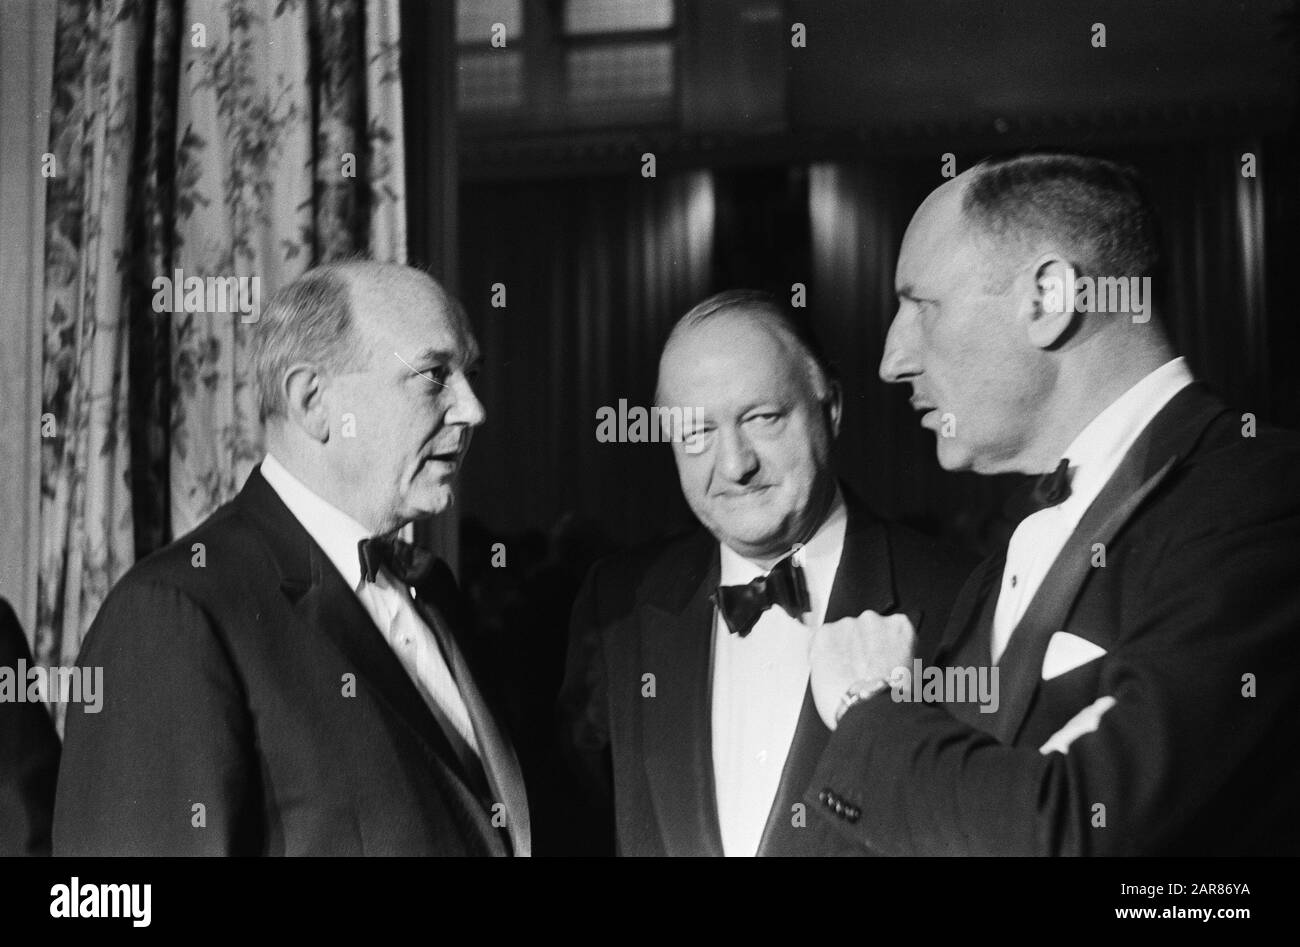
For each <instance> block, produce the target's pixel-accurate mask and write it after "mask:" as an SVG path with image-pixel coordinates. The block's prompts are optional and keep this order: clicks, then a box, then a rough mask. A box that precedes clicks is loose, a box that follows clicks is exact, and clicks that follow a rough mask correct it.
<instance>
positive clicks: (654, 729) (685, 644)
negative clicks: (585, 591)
mask: <svg viewBox="0 0 1300 947" xmlns="http://www.w3.org/2000/svg"><path fill="white" fill-rule="evenodd" d="M692 558H694V559H695V560H696V561H695V562H688V563H683V568H678V569H673V570H671V571H672V572H673V574H674V575H673V578H672V579H671V580H670V581H667V582H664V583H662V584H663V588H662V589H661V590H660V594H654V593H652V594H651V595H650V596H649V597H648V598H647V600H645V601H643V602H642V604H641V605H640V606H639V607H638V615H637V620H638V622H639V624H640V632H641V653H642V655H643V657H644V659H645V670H646V672H647V673H651V674H654V675H655V696H654V697H653V698H650V697H643V698H642V701H643V708H644V709H643V710H642V713H641V720H642V725H643V728H644V731H643V734H642V739H643V745H644V750H645V766H646V775H647V779H648V781H649V784H650V793H651V798H652V799H653V800H654V806H655V814H656V816H657V818H658V822H659V830H660V834H661V835H662V837H663V840H664V846H665V849H666V851H667V853H668V854H669V855H722V854H723V852H722V831H721V829H720V828H719V826H718V809H717V797H716V791H715V788H714V781H713V727H712V717H713V714H712V694H713V623H714V610H713V602H712V600H711V599H710V595H711V594H712V593H713V591H714V589H716V588H717V585H718V577H719V575H720V574H721V566H720V565H719V557H718V547H717V543H716V542H710V543H709V544H708V545H707V546H703V547H702V548H701V550H700V555H698V556H696V557H692ZM651 702H653V705H652V706H650V705H649V704H650V703H651Z"/></svg>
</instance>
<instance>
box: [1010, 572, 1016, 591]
mask: <svg viewBox="0 0 1300 947" xmlns="http://www.w3.org/2000/svg"><path fill="white" fill-rule="evenodd" d="M1011 587H1012V588H1013V589H1014V588H1015V587H1016V577H1015V576H1014V575H1013V576H1012V577H1011Z"/></svg>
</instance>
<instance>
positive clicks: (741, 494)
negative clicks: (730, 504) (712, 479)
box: [714, 483, 773, 500]
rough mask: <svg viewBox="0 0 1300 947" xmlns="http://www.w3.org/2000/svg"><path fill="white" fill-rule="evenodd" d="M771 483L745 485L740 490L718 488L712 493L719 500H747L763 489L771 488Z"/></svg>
mask: <svg viewBox="0 0 1300 947" xmlns="http://www.w3.org/2000/svg"><path fill="white" fill-rule="evenodd" d="M772 486H773V484H770V483H765V484H763V485H762V486H757V487H746V488H744V489H742V490H719V491H718V492H717V493H715V494H714V496H716V497H717V498H718V499H720V500H748V499H750V498H752V497H755V496H757V495H758V494H760V493H763V492H764V491H767V490H770V489H772Z"/></svg>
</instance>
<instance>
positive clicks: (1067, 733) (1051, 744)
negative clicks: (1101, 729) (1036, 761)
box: [1038, 697, 1115, 756]
mask: <svg viewBox="0 0 1300 947" xmlns="http://www.w3.org/2000/svg"><path fill="white" fill-rule="evenodd" d="M1114 706H1115V698H1114V697H1098V698H1097V699H1096V700H1094V701H1093V702H1092V703H1091V704H1089V705H1088V706H1087V707H1084V708H1083V709H1082V710H1080V711H1079V712H1078V713H1077V714H1075V715H1074V716H1073V717H1071V718H1070V722H1069V723H1067V724H1066V725H1065V726H1063V727H1062V728H1061V729H1060V730H1057V731H1056V732H1055V733H1053V734H1052V735H1051V736H1050V737H1049V738H1048V740H1047V742H1046V743H1044V744H1043V745H1042V746H1040V747H1039V748H1038V752H1039V753H1042V754H1043V755H1044V756H1046V755H1047V754H1048V753H1068V752H1069V751H1070V744H1071V743H1073V742H1074V741H1075V740H1077V739H1079V737H1081V736H1083V735H1084V734H1085V733H1092V731H1094V730H1096V729H1097V727H1098V726H1099V725H1100V724H1101V718H1102V717H1103V716H1104V715H1105V713H1106V711H1108V710H1110V708H1112V707H1114Z"/></svg>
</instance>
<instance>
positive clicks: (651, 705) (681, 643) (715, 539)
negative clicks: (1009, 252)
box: [561, 291, 970, 855]
mask: <svg viewBox="0 0 1300 947" xmlns="http://www.w3.org/2000/svg"><path fill="white" fill-rule="evenodd" d="M656 400H657V401H658V404H659V406H660V407H662V408H667V409H669V412H670V414H671V415H672V416H673V417H676V416H677V413H676V412H675V409H678V408H680V409H681V411H680V416H681V417H682V418H685V419H689V422H688V424H689V426H688V427H686V428H685V429H684V430H681V431H679V432H670V433H674V434H675V435H677V436H675V437H674V443H673V453H674V456H675V458H676V462H677V470H678V474H679V479H680V481H681V487H682V492H683V494H684V495H685V497H686V500H687V502H688V504H689V505H690V507H691V509H692V511H693V512H694V513H695V515H696V517H697V518H698V519H699V521H700V523H701V524H702V528H700V529H698V530H696V531H695V532H693V533H692V534H690V535H689V536H687V537H685V538H683V539H679V540H674V541H670V542H667V543H664V544H662V545H657V546H655V547H652V548H650V549H647V550H644V551H641V552H637V553H632V554H628V555H624V556H620V557H616V558H613V559H609V560H606V561H605V562H603V563H601V564H598V565H597V566H596V567H595V568H594V569H593V570H592V572H591V574H590V575H589V576H588V578H587V581H586V584H585V586H584V588H583V590H582V592H581V593H580V595H579V598H578V601H577V604H576V605H575V607H574V612H573V627H572V640H571V645H570V652H569V667H568V675H567V679H566V683H565V688H564V692H563V695H562V698H561V706H562V711H563V716H564V719H565V720H566V723H567V726H568V734H569V738H570V740H571V741H572V743H573V745H574V746H575V747H576V748H577V750H578V751H579V758H580V759H585V760H587V761H588V764H589V765H588V768H589V769H591V770H592V771H594V772H599V770H598V769H596V768H595V766H594V765H591V764H592V761H596V763H597V765H598V763H599V760H600V757H601V756H603V755H604V754H612V763H613V786H612V790H613V793H612V795H613V803H614V811H615V821H616V824H617V839H618V849H619V852H620V854H623V855H831V854H869V848H868V847H867V846H863V845H861V844H860V843H858V842H857V841H855V840H849V839H844V838H841V837H839V836H837V835H836V833H835V832H834V831H833V830H832V828H831V827H830V826H828V825H826V824H824V823H821V822H818V821H816V820H814V819H810V818H809V817H808V815H809V814H808V812H807V807H806V805H805V804H804V802H803V801H802V800H803V796H804V794H805V792H806V791H807V790H808V789H809V787H810V785H811V782H810V781H811V779H812V775H813V771H814V770H815V769H816V768H817V766H818V765H819V764H821V763H823V762H824V761H825V758H826V742H827V738H828V737H829V735H830V729H829V727H828V723H830V724H833V721H834V718H835V714H837V713H840V712H842V710H843V709H844V708H843V707H842V706H841V705H840V697H841V695H840V694H838V693H837V694H834V695H833V699H831V700H830V701H829V702H827V701H826V700H824V699H821V695H818V694H814V693H813V691H812V690H811V688H810V686H809V677H808V670H809V662H810V648H811V646H812V641H813V635H814V632H815V631H816V629H818V628H819V627H822V626H824V625H827V624H832V623H836V622H842V621H844V620H847V619H852V618H854V617H856V616H859V615H861V614H863V613H864V612H868V611H871V612H874V613H876V614H880V615H887V616H891V619H896V618H897V616H900V615H902V614H903V613H907V614H908V615H909V616H910V617H911V620H912V622H914V623H917V624H918V625H919V628H920V629H921V634H922V636H923V637H924V635H925V634H926V632H927V631H928V630H929V629H934V630H935V633H936V639H935V640H936V641H937V632H938V630H939V629H941V628H942V627H943V623H944V619H945V618H946V616H947V613H948V610H949V607H950V605H951V602H952V599H953V597H954V596H955V594H956V591H957V589H958V588H959V586H960V584H961V581H962V580H963V579H964V578H965V577H966V575H967V574H968V573H969V571H970V564H969V563H967V562H965V561H964V560H962V559H961V558H960V557H959V556H957V555H955V554H953V553H950V552H947V551H945V550H944V549H943V548H942V547H941V546H939V545H938V544H936V543H934V542H932V541H931V540H929V539H926V538H925V537H922V536H920V535H918V534H916V533H913V532H912V531H910V530H907V529H904V528H902V527H899V526H896V525H892V524H888V523H885V522H884V521H882V520H880V519H879V518H877V517H876V516H873V515H872V514H871V513H870V512H869V511H868V509H867V508H866V507H865V506H863V505H862V504H861V503H860V502H858V501H857V500H856V499H855V498H854V497H853V496H852V495H850V494H849V493H848V491H847V490H845V489H844V488H843V487H842V486H840V485H839V484H837V483H836V480H835V477H834V474H833V473H832V470H831V445H832V442H833V441H834V439H835V437H836V435H837V433H838V431H839V425H840V411H841V404H840V392H839V387H838V385H837V384H836V383H835V382H834V380H833V379H832V378H831V377H830V376H829V374H828V372H827V368H826V366H825V364H824V363H823V361H822V360H821V359H820V358H819V357H818V355H817V352H816V350H815V348H814V347H813V346H812V344H811V340H810V339H809V338H808V337H806V335H805V334H804V333H803V332H801V330H800V329H799V328H798V327H797V325H796V323H795V322H793V320H792V319H791V318H790V314H789V313H788V312H787V311H786V310H784V308H783V307H782V306H781V304H780V303H779V302H778V301H777V300H776V299H775V298H773V297H771V296H768V295H766V294H763V293H755V292H746V291H739V292H728V293H722V294H720V295H718V296H714V297H713V298H711V299H708V300H705V301H704V302H702V303H700V304H699V305H698V306H696V307H695V308H694V309H692V310H691V311H690V312H688V313H687V314H686V315H685V316H683V317H682V319H681V320H680V321H679V322H678V323H677V325H676V327H675V328H674V329H673V332H672V334H671V336H670V338H669V340H668V343H667V345H666V347H665V349H664V351H663V355H662V358H661V360H660V364H659V385H658V394H657V398H656ZM841 752H842V751H841Z"/></svg>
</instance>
